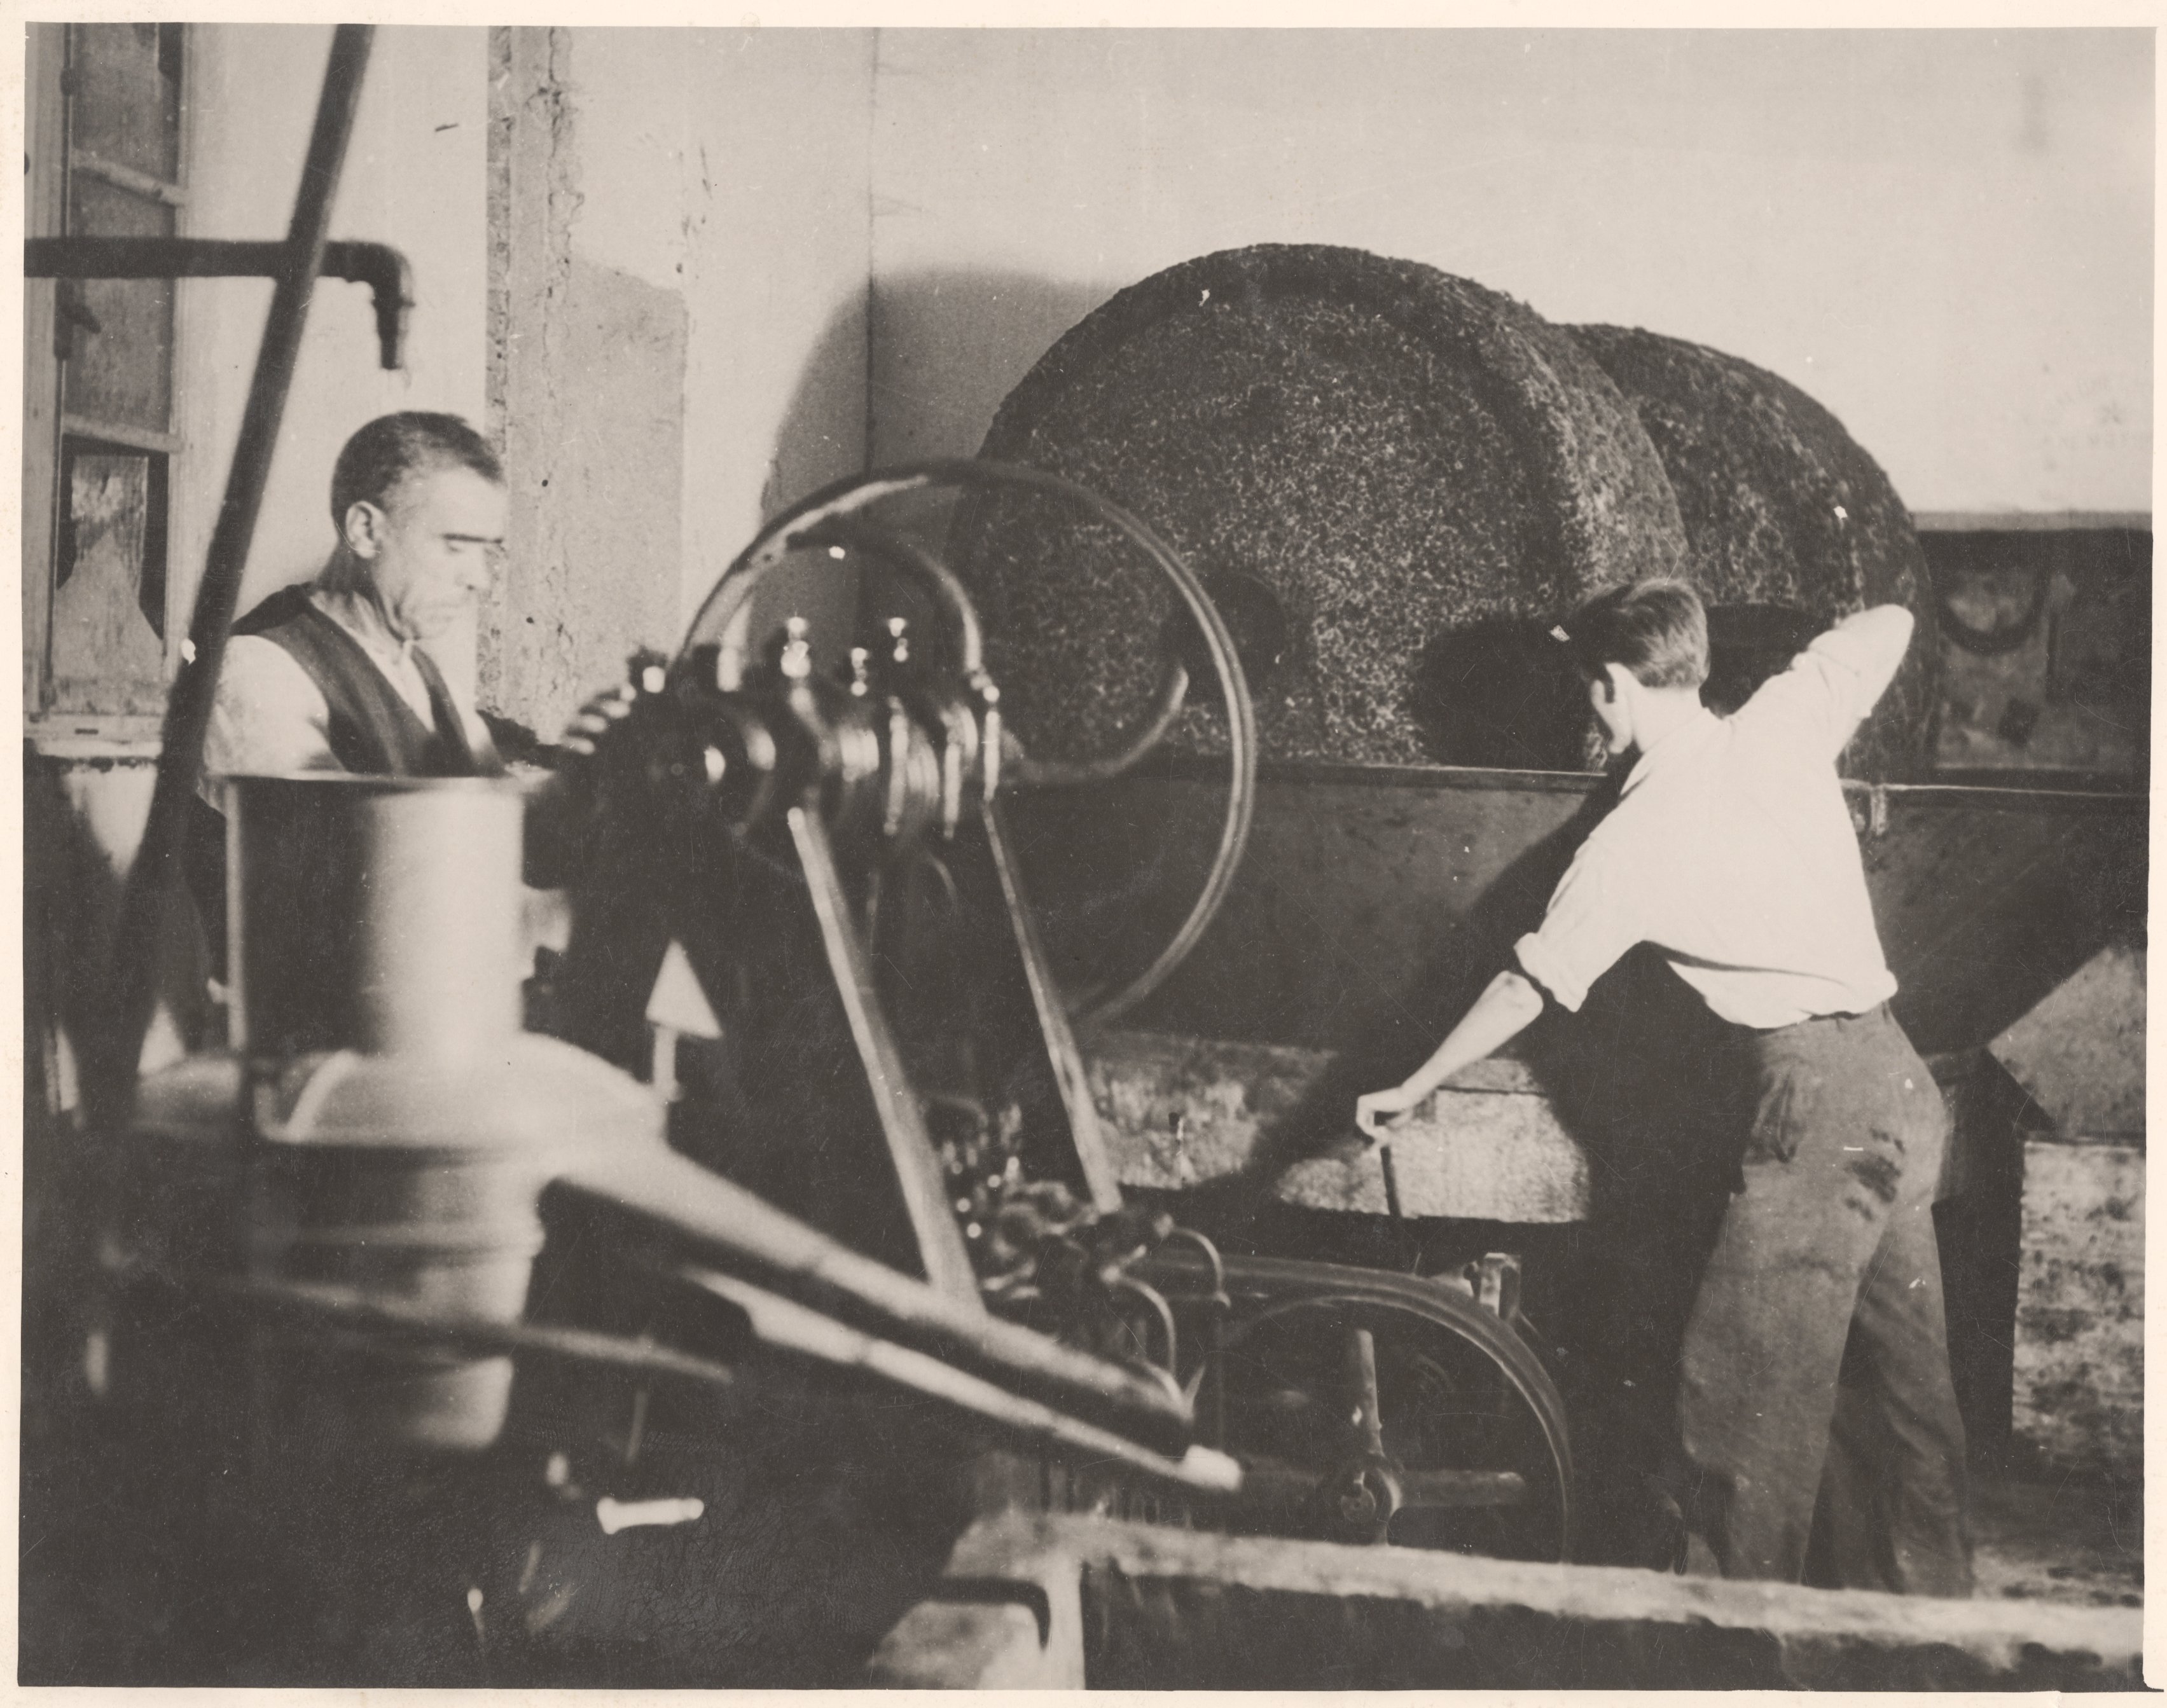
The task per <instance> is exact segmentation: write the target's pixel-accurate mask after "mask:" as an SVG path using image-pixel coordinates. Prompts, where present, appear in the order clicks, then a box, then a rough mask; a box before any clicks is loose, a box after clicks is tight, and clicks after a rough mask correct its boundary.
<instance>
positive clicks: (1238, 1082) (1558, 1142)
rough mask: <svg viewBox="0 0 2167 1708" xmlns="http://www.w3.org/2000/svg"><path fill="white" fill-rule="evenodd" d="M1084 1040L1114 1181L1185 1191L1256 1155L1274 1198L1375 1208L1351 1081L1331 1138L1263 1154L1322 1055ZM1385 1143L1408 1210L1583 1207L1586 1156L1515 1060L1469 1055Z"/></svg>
mask: <svg viewBox="0 0 2167 1708" xmlns="http://www.w3.org/2000/svg"><path fill="white" fill-rule="evenodd" d="M1089 1051H1090V1056H1091V1061H1090V1072H1091V1085H1092V1092H1093V1096H1094V1098H1095V1100H1096V1102H1097V1104H1098V1108H1099V1116H1100V1118H1101V1119H1102V1120H1103V1121H1104V1123H1105V1128H1104V1131H1105V1137H1106V1143H1107V1148H1108V1149H1109V1150H1110V1151H1111V1153H1112V1155H1113V1161H1114V1167H1115V1174H1116V1175H1117V1176H1118V1177H1119V1178H1120V1180H1121V1184H1122V1185H1124V1186H1126V1187H1147V1188H1156V1189H1160V1190H1184V1189H1186V1188H1189V1187H1197V1186H1202V1185H1205V1184H1208V1183H1209V1182H1213V1181H1216V1180H1222V1179H1225V1178H1227V1177H1229V1176H1232V1175H1236V1174H1240V1173H1243V1172H1247V1171H1251V1170H1253V1169H1257V1168H1259V1167H1263V1168H1269V1169H1270V1170H1271V1171H1273V1172H1274V1177H1275V1186H1274V1192H1275V1195H1276V1196H1277V1197H1278V1198H1280V1200H1281V1201H1282V1202H1283V1203H1290V1204H1294V1205H1297V1206H1299V1207H1301V1208H1307V1209H1324V1210H1348V1211H1358V1212H1362V1213H1364V1214H1370V1215H1383V1214H1386V1211H1387V1209H1388V1208H1389V1206H1388V1204H1387V1203H1386V1195H1385V1176H1384V1169H1383V1166H1382V1164H1381V1162H1380V1158H1379V1155H1378V1153H1377V1150H1376V1147H1375V1146H1373V1145H1368V1144H1366V1143H1364V1142H1363V1141H1362V1140H1361V1139H1360V1136H1359V1134H1357V1133H1356V1132H1355V1129H1354V1091H1353V1090H1352V1089H1349V1090H1348V1092H1346V1103H1347V1108H1348V1120H1347V1138H1346V1142H1345V1143H1344V1144H1343V1145H1336V1146H1333V1148H1331V1149H1330V1150H1326V1151H1324V1152H1322V1153H1321V1154H1311V1155H1300V1156H1295V1157H1290V1158H1287V1159H1285V1160H1284V1161H1281V1160H1279V1159H1276V1158H1274V1156H1273V1155H1272V1144H1273V1137H1274V1132H1275V1130H1276V1129H1280V1128H1281V1127H1282V1126H1283V1125H1284V1124H1286V1122H1287V1119H1288V1118H1289V1117H1290V1115H1291V1114H1292V1113H1294V1112H1295V1110H1296V1109H1297V1108H1300V1106H1301V1105H1302V1104H1303V1103H1305V1102H1306V1101H1307V1100H1308V1099H1309V1098H1310V1097H1311V1096H1312V1095H1313V1094H1316V1093H1317V1092H1319V1091H1320V1088H1321V1087H1325V1086H1326V1084H1327V1079H1328V1076H1330V1075H1331V1074H1332V1073H1333V1071H1334V1070H1335V1068H1336V1066H1337V1061H1336V1058H1335V1057H1334V1056H1333V1055H1332V1054H1331V1053H1329V1052H1327V1051H1324V1050H1301V1049H1296V1048H1294V1047H1292V1046H1290V1045H1281V1044H1237V1043H1229V1042H1227V1041H1225V1040H1222V1039H1205V1038H1194V1037H1183V1036H1179V1035H1175V1034H1158V1033H1146V1032H1114V1033H1106V1034H1101V1035H1099V1037H1098V1038H1096V1039H1093V1040H1092V1042H1091V1044H1090V1045H1089ZM1328 1094H1330V1095H1338V1092H1337V1091H1336V1090H1333V1091H1331V1092H1329V1093H1328ZM1391 1149H1392V1168H1393V1175H1394V1178H1395V1181H1396V1185H1397V1188H1398V1192H1399V1198H1400V1208H1401V1214H1405V1215H1407V1216H1412V1217H1444V1216H1449V1217H1456V1218H1465V1219H1480V1220H1486V1221H1499V1222H1519V1223H1557V1222H1576V1221H1582V1220H1585V1219H1587V1215H1588V1214H1589V1210H1590V1207H1591V1200H1592V1188H1591V1184H1590V1181H1589V1177H1588V1161H1587V1154H1586V1153H1585V1152H1584V1151H1583V1150H1582V1148H1581V1146H1580V1145H1579V1144H1578V1143H1577V1142H1576V1141H1575V1140H1573V1138H1572V1137H1571V1134H1568V1133H1567V1132H1566V1129H1565V1128H1564V1126H1563V1125H1562V1124H1560V1121H1559V1119H1558V1116H1557V1113H1556V1110H1555V1108H1553V1106H1552V1105H1551V1103H1550V1099H1549V1098H1548V1097H1546V1096H1545V1095H1544V1092H1543V1090H1542V1087H1541V1086H1540V1084H1539V1081H1537V1080H1536V1079H1535V1077H1534V1075H1533V1073H1532V1072H1531V1071H1530V1070H1529V1068H1528V1066H1527V1065H1526V1064H1525V1063H1523V1062H1520V1061H1517V1060H1511V1059H1509V1058H1505V1057H1496V1058H1492V1059H1491V1060H1488V1061H1482V1062H1477V1063H1476V1064H1475V1065H1474V1066H1472V1067H1470V1068H1469V1069H1468V1070H1467V1071H1465V1072H1464V1073H1461V1074H1460V1075H1459V1076H1456V1077H1455V1078H1454V1080H1453V1081H1452V1082H1451V1083H1450V1084H1449V1085H1448V1086H1447V1087H1444V1089H1442V1090H1440V1091H1439V1092H1437V1093H1436V1095H1435V1096H1433V1097H1431V1098H1430V1100H1429V1101H1428V1103H1425V1104H1424V1105H1423V1107H1422V1108H1420V1109H1418V1110H1417V1111H1415V1112H1414V1113H1413V1114H1412V1116H1411V1117H1410V1118H1408V1120H1407V1122H1406V1124H1404V1125H1403V1126H1402V1127H1401V1129H1399V1134H1398V1137H1397V1140H1396V1142H1395V1143H1394V1145H1392V1148H1391Z"/></svg>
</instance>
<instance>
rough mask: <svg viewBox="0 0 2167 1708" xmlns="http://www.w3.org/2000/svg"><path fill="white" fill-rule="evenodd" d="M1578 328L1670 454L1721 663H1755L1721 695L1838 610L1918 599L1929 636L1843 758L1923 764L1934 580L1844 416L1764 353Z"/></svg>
mask: <svg viewBox="0 0 2167 1708" xmlns="http://www.w3.org/2000/svg"><path fill="white" fill-rule="evenodd" d="M1571 333H1572V336H1573V337H1574V338H1575V339H1576V340H1577V341H1578V342H1579V343H1580V345H1581V346H1582V348H1583V349H1585V350H1586V351H1587V353H1588V354H1589V355H1590V356H1592V357H1594V358H1595V360H1596V361H1597V362H1600V363H1601V364H1602V366H1603V371H1604V372H1605V373H1608V375H1609V376H1610V378H1612V379H1613V381H1615V382H1616V383H1617V386H1618V389H1619V391H1621V392H1623V393H1624V395H1625V396H1626V397H1627V399H1629V400H1630V402H1631V404H1632V406H1633V408H1634V410H1635V411H1636V412H1637V413H1638V415H1640V424H1641V425H1642V426H1644V427H1645V428H1646V429H1647V431H1648V436H1649V437H1650V439H1651V440H1653V441H1654V442H1655V446H1656V451H1657V452H1659V453H1660V454H1661V457H1662V459H1663V467H1664V469H1665V470H1666V472H1667V473H1668V474H1669V476H1670V483H1671V489H1672V491H1673V492H1675V493H1676V494H1677V502H1678V510H1679V514H1680V515H1681V516H1682V518H1683V520H1684V523H1685V531H1686V539H1687V542H1688V547H1689V555H1688V560H1687V563H1686V565H1685V567H1684V569H1683V572H1682V573H1683V574H1685V575H1686V576H1687V577H1688V579H1691V580H1692V581H1693V584H1694V585H1695V586H1697V587H1698V588H1699V589H1700V591H1701V595H1702V596H1703V598H1704V599H1705V600H1707V602H1708V605H1709V609H1710V611H1711V612H1712V613H1714V615H1713V616H1712V617H1711V628H1712V630H1713V632H1714V639H1715V641H1716V643H1717V645H1716V651H1717V655H1718V656H1717V672H1718V675H1719V677H1720V676H1722V675H1724V674H1725V656H1724V655H1725V653H1726V652H1728V653H1731V654H1732V655H1733V656H1734V658H1736V660H1737V663H1738V664H1740V665H1743V666H1746V668H1747V669H1749V670H1750V672H1751V674H1749V675H1748V676H1746V679H1742V680H1740V681H1737V682H1734V683H1730V684H1725V683H1724V682H1721V681H1719V682H1717V683H1715V684H1714V685H1712V691H1711V695H1710V697H1711V699H1712V700H1716V701H1721V700H1723V699H1724V698H1725V697H1728V695H1735V693H1736V691H1737V690H1739V689H1741V688H1745V687H1747V686H1750V685H1751V680H1752V679H1753V678H1754V677H1757V676H1758V675H1759V674H1762V672H1764V671H1765V670H1766V669H1771V668H1773V669H1780V668H1782V666H1783V664H1784V663H1786V662H1788V657H1789V654H1790V653H1793V652H1795V651H1796V650H1797V648H1798V647H1799V645H1800V644H1802V643H1803V642H1804V641H1805V640H1807V639H1809V638H1811V637H1812V636H1813V635H1814V634H1815V633H1817V632H1820V630H1821V629H1823V628H1825V627H1827V626H1828V625H1829V624H1830V623H1831V622H1833V621H1835V620H1836V619H1837V618H1838V617H1841V616H1846V615H1848V614H1849V613H1851V612H1852V611H1861V610H1863V609H1865V608H1866V607H1867V606H1868V605H1887V604H1896V605H1908V606H1910V609H1911V611H1912V612H1913V614H1914V615H1915V616H1916V617H1917V618H1918V621H1919V630H1918V635H1919V638H1917V639H1915V641H1914V642H1913V643H1912V647H1911V650H1910V655H1909V656H1908V657H1907V658H1905V661H1904V665H1903V668H1902V669H1900V670H1899V672H1898V673H1897V676H1896V679H1895V681H1894V684H1892V685H1891V686H1890V688H1889V691H1888V693H1887V694H1886V695H1884V696H1883V697H1882V700H1881V702H1880V704H1879V705H1878V706H1876V707H1875V708H1874V710H1873V715H1872V716H1871V717H1868V719H1867V721H1866V722H1865V724H1864V725H1863V726H1862V727H1861V728H1860V730H1859V732H1858V733H1857V735H1856V736H1855V737H1853V738H1852V743H1851V745H1850V746H1849V747H1848V748H1846V749H1845V751H1844V756H1843V760H1842V769H1843V770H1844V772H1845V774H1846V775H1851V776H1863V777H1873V778H1879V779H1886V780H1897V779H1900V778H1904V777H1908V776H1913V775H1918V774H1919V773H1921V771H1922V770H1923V769H1925V768H1926V764H1928V763H1929V760H1930V756H1931V752H1932V745H1931V743H1932V717H1933V711H1934V706H1935V703H1936V677H1937V663H1938V659H1937V651H1936V648H1935V647H1934V644H1933V642H1932V638H1931V637H1932V635H1933V632H1934V627H1933V625H1934V614H1933V611H1932V608H1931V598H1932V595H1931V587H1930V585H1929V584H1928V581H1927V576H1926V559H1925V557H1924V556H1923V554H1922V553H1921V551H1920V549H1919V542H1918V537H1917V536H1916V535H1915V533H1914V532H1913V531H1912V527H1911V516H1910V510H1908V509H1906V508H1905V504H1904V501H1903V500H1901V499H1899V497H1898V496H1897V495H1896V489H1894V487H1893V486H1891V485H1890V484H1889V477H1888V476H1887V475H1886V474H1884V473H1882V471H1881V468H1880V466H1879V465H1878V463H1875V462H1874V460H1873V457H1870V456H1868V454H1867V452H1865V450H1864V449H1863V448H1862V447H1861V446H1860V445H1859V444H1858V442H1857V441H1856V440H1855V439H1853V438H1852V436H1851V435H1850V434H1849V433H1847V432H1846V431H1844V426H1843V424H1842V423H1841V421H1839V420H1836V417H1835V416H1834V415H1831V414H1830V413H1829V412H1828V411H1827V410H1825V409H1823V408H1822V407H1821V405H1819V404H1817V403H1815V401H1814V400H1813V399H1811V398H1809V397H1808V396H1807V395H1806V394H1805V393H1804V392H1802V391H1800V390H1799V389H1798V388H1797V387H1796V386H1794V385H1792V384H1791V383H1788V381H1786V380H1783V379H1779V378H1777V377H1776V376H1775V375H1774V374H1772V373H1769V372H1767V370H1766V369H1765V368H1756V367H1755V366H1753V364H1752V363H1751V362H1741V361H1740V360H1739V359H1738V358H1737V357H1735V356H1725V355H1724V354H1723V353H1722V352H1719V351H1714V350H1709V349H1707V348H1704V347H1703V346H1700V345H1698V344H1688V343H1686V342H1684V341H1682V340H1680V339H1676V338H1665V337H1661V336H1657V335H1656V334H1655V333H1652V332H1644V331H1640V330H1635V329H1631V328H1627V327H1623V326H1575V327H1573V328H1571ZM1756 606H1757V607H1762V610H1761V611H1759V612H1753V611H1749V610H1746V609H1743V608H1746V607H1756ZM1772 607H1773V608H1780V609H1781V610H1783V611H1789V612H1792V613H1795V614H1796V616H1795V619H1794V620H1793V621H1788V622H1787V621H1784V620H1783V617H1782V616H1780V615H1779V614H1778V611H1777V610H1772V609H1770V608H1772ZM1756 619H1757V621H1756ZM1726 627H1729V628H1730V630H1731V631H1732V632H1730V634H1729V635H1726V633H1725V630H1726ZM1726 640H1729V641H1730V645H1729V646H1728V647H1726V646H1725V641H1726ZM1726 690H1728V695H1727V694H1726Z"/></svg>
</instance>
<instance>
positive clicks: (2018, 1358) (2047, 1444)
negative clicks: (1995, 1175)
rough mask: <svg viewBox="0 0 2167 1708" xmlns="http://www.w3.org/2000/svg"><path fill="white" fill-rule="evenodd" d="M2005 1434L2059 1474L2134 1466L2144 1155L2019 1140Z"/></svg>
mask: <svg viewBox="0 0 2167 1708" xmlns="http://www.w3.org/2000/svg"><path fill="white" fill-rule="evenodd" d="M2019 1249H2020V1251H2021V1266H2020V1268H2019V1271H2018V1277H2017V1294H2016V1350H2015V1355H2014V1356H2015V1396H2014V1407H2013V1413H2014V1415H2013V1417H2012V1420H2011V1422H2012V1430H2013V1432H2014V1434H2015V1436H2016V1439H2017V1440H2018V1441H2021V1442H2023V1443H2025V1444H2027V1446H2029V1447H2030V1448H2032V1450H2033V1451H2034V1452H2037V1454H2038V1455H2039V1457H2041V1459H2042V1460H2043V1461H2044V1462H2046V1463H2047V1464H2048V1465H2049V1466H2051V1467H2054V1468H2055V1469H2057V1470H2060V1471H2074V1472H2078V1473H2084V1474H2090V1475H2098V1476H2107V1477H2114V1478H2129V1479H2135V1478H2138V1477H2139V1476H2141V1475H2142V1474H2143V1430H2144V1152H2143V1147H2142V1146H2141V1145H2136V1144H2131V1143H2127V1142H2120V1141H2102V1142H2097V1143H2083V1142H2080V1143H2069V1142H2065V1141H2063V1140H2055V1139H2047V1138H2040V1137H2034V1138H2032V1139H2031V1140H2028V1141H2027V1143H2026V1145H2025V1147H2024V1207H2023V1233H2022V1242H2021V1246H2020V1248H2019Z"/></svg>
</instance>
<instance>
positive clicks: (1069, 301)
mask: <svg viewBox="0 0 2167 1708" xmlns="http://www.w3.org/2000/svg"><path fill="white" fill-rule="evenodd" d="M1115 288H1117V287H1115ZM1115 288H1110V287H1108V286H1105V285H1104V284H1099V283H1089V282H1086V281H1084V280H1078V279H1051V278H1041V277H1039V276H1037V275H1036V274H1032V273H1022V272H943V271H932V272H906V273H903V274H900V275H898V276H897V277H895V278H882V279H879V280H877V281H876V283H875V284H874V288H873V296H872V322H871V335H870V338H869V340H868V349H869V352H870V354H871V357H872V380H871V388H872V389H871V407H870V409H869V410H868V411H867V415H868V434H867V436H868V439H869V441H870V455H871V458H872V462H873V463H875V464H876V465H877V464H880V463H907V462H914V461H917V460H918V459H919V458H921V457H975V456H977V455H978V447H979V446H980V444H982V443H983V442H984V440H985V436H986V430H987V429H988V427H990V426H993V415H994V412H995V411H996V410H999V408H1000V406H1001V403H1002V400H1003V399H1005V398H1006V397H1007V396H1008V394H1009V391H1010V390H1011V389H1014V388H1015V384H1016V383H1017V382H1018V381H1020V379H1022V378H1023V377H1024V375H1025V374H1026V373H1030V372H1031V368H1032V367H1033V366H1034V365H1035V364H1036V362H1037V361H1038V359H1039V357H1041V356H1043V355H1045V353H1046V351H1047V350H1048V349H1049V348H1050V347H1051V346H1052V344H1053V342H1054V341H1055V340H1057V338H1059V337H1060V336H1061V335H1062V333H1064V332H1066V331H1067V330H1068V329H1069V328H1070V327H1071V326H1073V325H1075V324H1076V323H1077V322H1078V320H1082V319H1083V318H1084V316H1085V315H1088V314H1089V313H1090V312H1091V310H1092V309H1095V308H1097V307H1098V306H1099V304H1101V303H1103V302H1105V300H1106V299H1107V298H1108V297H1110V296H1111V295H1112V294H1113V293H1114V289H1115Z"/></svg>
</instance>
